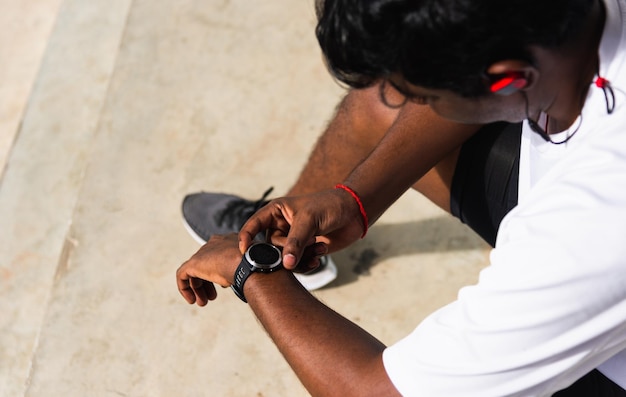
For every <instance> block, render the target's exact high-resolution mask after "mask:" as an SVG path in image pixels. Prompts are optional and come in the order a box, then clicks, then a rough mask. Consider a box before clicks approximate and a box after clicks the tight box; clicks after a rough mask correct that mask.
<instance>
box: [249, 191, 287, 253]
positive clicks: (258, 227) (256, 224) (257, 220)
mask: <svg viewBox="0 0 626 397" xmlns="http://www.w3.org/2000/svg"><path fill="white" fill-rule="evenodd" d="M271 204H272V203H271V202H270V203H269V204H267V205H265V206H264V207H262V208H260V209H259V210H258V211H257V212H255V213H254V214H253V215H252V216H251V217H250V219H248V220H247V221H246V223H244V224H243V226H242V227H241V230H239V251H240V252H241V253H242V254H244V253H245V252H246V250H247V249H248V247H250V245H251V244H252V242H253V240H254V238H255V237H256V235H257V234H259V233H260V232H262V231H264V230H268V229H270V228H271V227H272V225H274V224H275V222H276V221H275V217H280V218H282V214H281V213H280V211H279V212H278V213H276V212H275V211H274V208H275V206H273V205H271Z"/></svg>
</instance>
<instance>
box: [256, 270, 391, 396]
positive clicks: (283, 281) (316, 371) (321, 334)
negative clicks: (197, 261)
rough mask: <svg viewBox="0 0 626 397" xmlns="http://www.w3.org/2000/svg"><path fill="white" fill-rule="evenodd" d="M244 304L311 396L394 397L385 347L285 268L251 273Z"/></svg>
mask: <svg viewBox="0 0 626 397" xmlns="http://www.w3.org/2000/svg"><path fill="white" fill-rule="evenodd" d="M244 292H245V294H246V298H247V299H248V302H249V304H250V307H251V308H252V310H253V311H254V313H255V314H256V316H257V317H258V319H259V320H260V322H261V324H262V325H263V327H264V328H265V329H266V330H267V332H268V333H269V335H270V337H271V338H272V339H273V340H274V343H275V344H276V345H277V346H278V348H279V350H280V352H281V353H282V354H283V356H284V357H285V358H286V359H287V361H288V362H289V364H290V365H291V367H292V368H293V370H294V371H295V373H296V374H297V376H298V377H299V378H300V380H301V381H302V383H303V384H304V386H305V387H306V388H307V390H309V392H310V393H311V394H312V395H313V396H369V395H372V396H398V395H399V394H398V392H397V391H396V390H395V388H394V387H393V385H392V384H391V381H390V380H389V378H388V377H387V374H386V372H385V369H384V367H383V362H382V352H383V350H384V349H385V346H384V345H383V344H382V343H381V342H380V341H378V340H377V339H376V338H374V337H373V336H372V335H370V334H369V333H367V332H366V331H364V330H363V329H362V328H360V327H359V326H357V325H356V324H354V323H352V322H351V321H349V320H348V319H346V318H344V317H342V316H341V315H339V314H338V313H336V312H334V311H333V310H331V309H330V308H328V307H327V306H325V305H324V304H322V303H321V302H319V301H318V300H317V299H315V298H314V297H313V296H312V295H311V294H310V293H309V292H307V291H306V290H305V289H304V288H303V287H302V286H301V285H300V283H298V282H297V280H296V279H295V277H294V276H293V274H291V272H288V271H278V272H275V273H272V274H254V275H253V276H251V277H250V279H249V280H248V281H247V282H246V285H245V287H244Z"/></svg>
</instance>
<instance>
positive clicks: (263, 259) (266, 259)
mask: <svg viewBox="0 0 626 397" xmlns="http://www.w3.org/2000/svg"><path fill="white" fill-rule="evenodd" d="M246 259H247V260H248V262H249V263H250V264H251V265H252V267H254V268H257V269H258V270H261V271H263V270H271V269H274V268H276V267H277V266H279V265H280V263H281V255H280V250H279V249H278V248H276V247H274V246H273V245H272V244H268V243H257V244H254V245H252V246H250V248H248V251H246Z"/></svg>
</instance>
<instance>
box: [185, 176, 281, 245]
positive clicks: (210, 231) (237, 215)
mask: <svg viewBox="0 0 626 397" xmlns="http://www.w3.org/2000/svg"><path fill="white" fill-rule="evenodd" d="M272 190H274V188H273V187H271V188H269V189H267V190H266V191H265V193H263V196H262V197H261V198H260V199H258V200H256V201H252V200H246V199H244V198H241V197H239V196H235V195H232V194H224V193H206V192H200V193H194V194H189V195H187V196H185V198H184V200H183V220H184V224H185V227H186V229H187V231H188V232H189V234H191V237H193V238H194V239H195V240H196V241H197V242H198V243H200V244H204V243H206V242H207V241H209V239H210V238H211V236H212V235H214V234H228V233H237V232H239V229H241V227H242V226H243V224H244V223H246V221H247V220H248V219H249V218H250V217H251V216H252V214H254V213H255V212H256V211H257V210H258V209H259V208H261V207H263V206H264V205H265V204H267V203H268V202H269V201H268V200H266V198H267V197H268V196H269V194H270V193H272ZM257 238H258V239H259V240H263V241H264V240H265V236H263V235H262V234H261V235H259V236H257Z"/></svg>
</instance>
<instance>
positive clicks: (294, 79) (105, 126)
mask: <svg viewBox="0 0 626 397" xmlns="http://www.w3.org/2000/svg"><path fill="white" fill-rule="evenodd" d="M312 3H313V2H312V1H303V0H302V1H293V0H274V1H271V2H270V1H268V2H251V1H249V0H214V1H194V0H150V1H148V0H143V1H141V0H107V1H103V0H90V1H84V0H64V1H61V0H39V1H38V0H20V1H15V0H0V10H1V12H0V23H1V24H2V26H3V31H4V32H3V34H2V35H0V59H2V62H0V82H1V84H0V170H1V171H0V172H1V177H2V179H1V180H0V396H3V397H15V396H81V397H82V396H228V397H230V396H242V397H244V396H245V397H249V396H306V395H307V393H306V391H305V390H304V389H303V388H302V386H300V384H299V382H298V380H297V378H296V377H295V376H294V375H293V374H292V373H291V371H290V369H289V367H288V365H287V364H286V363H285V362H284V361H283V359H282V358H281V356H280V355H279V353H278V352H277V350H276V349H275V347H274V345H273V344H272V343H271V341H270V340H269V339H268V338H267V337H266V335H265V333H264V331H263V330H262V329H261V327H260V326H259V325H258V324H257V322H256V320H255V319H254V317H253V316H252V314H251V313H250V312H249V310H248V309H247V307H246V306H245V305H242V304H241V302H239V301H238V300H237V298H235V297H234V295H233V294H231V293H230V292H229V291H221V292H222V293H221V294H220V297H219V298H218V300H217V301H216V302H215V303H213V304H210V305H208V306H207V307H205V308H198V307H195V306H189V305H187V304H186V303H185V302H184V301H183V300H182V298H181V297H180V296H179V294H178V291H177V290H176V286H175V282H174V281H175V280H174V274H175V270H176V268H177V267H178V266H179V265H180V263H182V262H183V261H184V260H185V259H186V258H188V257H189V256H190V255H191V254H192V253H193V252H194V251H195V250H196V249H197V248H198V247H197V245H196V244H195V242H194V241H193V240H192V239H191V238H190V237H189V236H188V235H187V234H186V232H185V230H184V228H183V226H182V223H181V216H180V202H181V199H182V197H183V196H184V195H185V193H188V192H192V191H197V190H211V191H225V192H236V193H238V194H241V195H244V196H248V197H251V198H254V197H258V196H259V195H260V194H261V193H262V192H263V191H264V190H265V189H266V188H267V187H268V186H275V188H276V191H277V192H278V193H280V192H284V191H286V189H287V188H288V187H289V185H290V184H291V183H292V182H293V181H294V180H295V178H296V176H297V174H298V170H299V169H300V167H301V166H302V165H303V162H304V160H305V159H306V157H307V155H308V152H309V149H310V147H311V146H312V144H313V142H314V141H315V139H316V137H317V135H318V134H319V133H320V132H321V131H322V129H323V127H324V125H325V123H326V122H327V121H328V119H329V118H330V117H331V115H332V111H333V109H334V106H335V104H336V103H337V101H338V100H339V98H340V97H341V96H342V95H343V89H342V88H341V87H339V86H338V85H337V84H336V83H334V82H333V81H332V80H331V78H330V77H329V76H328V74H327V72H326V71H325V69H324V66H323V63H322V60H321V57H320V54H319V51H318V49H317V46H316V42H315V39H314V36H313V32H312V29H313V26H314V22H315V15H314V10H313V5H312ZM486 255H487V250H486V247H485V245H484V244H483V243H482V242H481V241H480V240H479V239H478V238H477V237H475V236H474V235H473V234H472V233H471V232H469V231H468V230H467V229H466V228H465V227H464V226H462V225H460V224H459V223H458V222H457V221H455V220H453V219H451V218H450V217H449V216H447V215H446V214H444V213H442V212H441V211H440V210H438V209H436V208H434V207H433V206H432V205H431V204H430V203H428V202H426V201H425V200H424V199H423V198H422V197H421V196H419V195H418V194H417V193H415V192H409V193H407V194H406V195H405V196H403V197H402V198H401V200H400V201H399V202H398V203H397V204H396V205H394V206H393V207H392V208H391V209H390V210H389V212H388V213H387V214H385V215H384V216H383V217H382V218H381V219H380V221H379V222H378V224H377V225H376V226H375V227H374V228H373V229H372V230H371V232H370V234H369V236H368V237H367V238H366V239H364V240H362V241H360V242H359V243H357V244H356V245H355V246H353V247H351V248H349V249H347V250H345V251H344V252H341V253H338V254H336V255H335V256H334V259H335V261H336V262H337V264H338V267H339V271H340V276H339V278H338V279H337V280H336V281H335V282H333V283H332V284H331V285H329V286H328V287H326V288H324V289H322V290H320V291H317V292H316V295H317V296H318V297H319V298H320V299H322V300H323V301H325V302H326V303H327V304H329V305H330V306H331V307H333V308H335V309H336V310H337V311H339V312H340V313H342V314H344V315H345V316H347V317H348V318H350V319H352V320H354V321H355V322H357V323H359V324H360V325H361V326H363V327H365V328H366V329H368V330H370V331H371V332H372V333H373V334H375V335H376V336H377V337H379V338H380V339H381V340H382V341H384V342H385V343H393V342H394V341H396V340H397V339H399V338H400V337H402V336H403V335H405V334H406V333H408V332H409V331H410V330H412V329H413V328H414V327H415V325H416V324H418V323H419V321H420V320H421V319H422V318H423V317H424V316H425V315H427V314H428V313H430V312H431V311H433V310H434V309H436V308H437V307H440V306H441V305H443V304H445V303H446V302H449V301H450V300H452V299H454V297H455V295H456V291H457V290H458V288H459V287H460V286H462V285H465V284H468V283H473V282H475V280H476V276H477V273H478V271H479V269H480V268H481V266H482V265H483V264H484V263H485V261H486ZM328 337H329V338H331V337H332V335H328Z"/></svg>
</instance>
